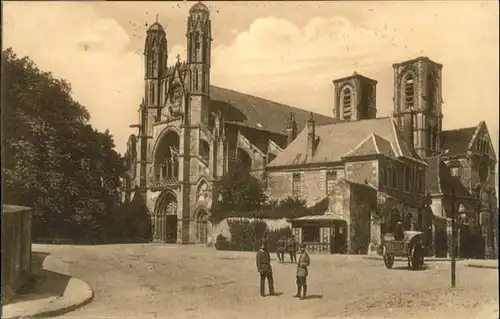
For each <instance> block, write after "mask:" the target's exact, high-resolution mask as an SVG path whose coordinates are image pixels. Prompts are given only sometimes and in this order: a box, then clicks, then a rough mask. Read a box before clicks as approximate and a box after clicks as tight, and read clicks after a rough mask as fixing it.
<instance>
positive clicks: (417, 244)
mask: <svg viewBox="0 0 500 319" xmlns="http://www.w3.org/2000/svg"><path fill="white" fill-rule="evenodd" d="M401 235H402V236H401ZM401 235H400V236H396V237H395V234H385V235H384V237H383V241H382V244H383V258H384V263H385V267H387V269H391V268H392V266H393V265H394V259H395V257H407V258H408V268H409V269H412V270H416V269H418V268H421V267H422V266H423V265H424V254H425V246H424V233H423V232H419V231H411V230H407V231H403V232H402V234H401ZM398 237H399V238H398Z"/></svg>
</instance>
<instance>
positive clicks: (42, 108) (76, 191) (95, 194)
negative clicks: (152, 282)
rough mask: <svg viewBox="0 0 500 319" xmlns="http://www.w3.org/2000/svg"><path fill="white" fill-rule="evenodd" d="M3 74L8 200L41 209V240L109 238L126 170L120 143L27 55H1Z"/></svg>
mask: <svg viewBox="0 0 500 319" xmlns="http://www.w3.org/2000/svg"><path fill="white" fill-rule="evenodd" d="M1 76H2V85H3V87H2V103H1V107H2V138H3V143H2V148H3V149H2V159H3V167H2V172H3V182H4V184H3V185H4V187H3V190H4V202H5V203H9V204H17V205H24V206H30V207H33V208H34V211H35V216H34V220H33V223H34V225H33V232H34V235H35V236H42V237H45V236H46V237H66V238H69V237H73V238H76V239H82V238H84V237H89V236H90V237H94V238H97V237H101V236H102V235H103V234H106V230H107V229H109V228H110V227H111V225H112V224H113V222H112V221H110V218H109V212H111V211H113V210H115V209H116V208H117V207H118V203H119V187H120V179H119V178H120V176H121V175H122V174H123V172H124V171H123V170H124V167H123V166H122V164H121V163H122V162H121V157H120V155H119V154H118V153H117V152H116V151H114V149H113V148H114V146H115V145H114V141H113V137H112V136H111V135H110V133H109V131H105V132H104V133H102V132H98V131H96V130H95V129H94V128H92V126H91V125H89V124H88V121H89V118H90V115H89V113H88V111H87V109H86V108H85V107H84V106H82V105H80V104H79V103H78V102H77V101H75V100H74V99H73V98H72V97H71V86H70V84H69V83H67V82H66V81H64V80H61V79H56V78H54V77H53V75H52V74H51V73H49V72H43V71H41V70H40V69H38V67H37V66H36V65H35V63H34V62H33V61H31V60H30V59H29V58H28V57H24V58H18V57H17V56H16V54H15V53H14V52H13V51H12V49H7V50H4V51H2V70H1ZM101 239H102V238H101Z"/></svg>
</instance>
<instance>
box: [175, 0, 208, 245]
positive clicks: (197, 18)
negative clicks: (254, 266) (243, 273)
mask: <svg viewBox="0 0 500 319" xmlns="http://www.w3.org/2000/svg"><path fill="white" fill-rule="evenodd" d="M186 40H187V61H186V65H187V80H186V87H187V91H188V92H187V95H186V100H185V101H186V103H185V104H186V108H185V116H184V122H183V124H182V125H181V139H180V151H179V184H180V191H179V196H180V198H179V199H178V211H177V216H178V220H179V222H178V229H179V230H180V234H179V235H180V236H177V242H178V243H182V244H184V243H193V242H195V241H196V227H197V226H196V221H195V219H196V212H197V211H198V210H199V209H200V207H198V206H196V205H197V204H196V203H197V198H196V193H197V183H198V181H199V180H200V179H201V178H202V177H203V178H205V179H206V180H207V181H208V182H209V183H210V182H211V181H210V177H209V174H208V173H207V172H209V171H210V163H207V162H206V161H205V160H204V159H203V157H202V156H201V155H200V144H203V143H206V142H208V141H202V139H201V136H202V135H203V134H202V130H207V129H208V114H209V112H208V106H209V103H210V57H211V52H210V51H211V42H212V37H211V21H210V11H209V10H208V8H207V6H206V5H204V4H203V3H201V2H198V3H196V4H194V5H193V6H192V7H191V9H190V10H189V17H188V20H187V32H186ZM208 144H209V145H210V144H211V143H208ZM213 147H214V146H213V144H212V149H211V150H209V154H210V152H213V151H214V150H213Z"/></svg>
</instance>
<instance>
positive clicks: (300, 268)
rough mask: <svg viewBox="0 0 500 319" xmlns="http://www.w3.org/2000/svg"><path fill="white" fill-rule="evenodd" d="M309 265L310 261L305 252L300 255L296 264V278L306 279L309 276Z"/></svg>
mask: <svg viewBox="0 0 500 319" xmlns="http://www.w3.org/2000/svg"><path fill="white" fill-rule="evenodd" d="M310 263H311V260H310V259H309V255H308V254H307V252H304V253H302V254H300V256H299V261H298V262H297V277H307V275H308V274H309V273H308V271H307V267H309V264H310Z"/></svg>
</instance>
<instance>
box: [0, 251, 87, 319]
mask: <svg viewBox="0 0 500 319" xmlns="http://www.w3.org/2000/svg"><path fill="white" fill-rule="evenodd" d="M53 258H54V257H51V256H48V255H47V254H41V253H37V252H34V253H33V257H32V260H33V265H32V276H31V278H29V280H28V282H27V283H26V284H25V285H24V286H22V287H21V288H20V289H19V291H18V293H17V294H16V295H15V296H14V297H13V298H12V300H10V301H9V303H8V304H6V305H4V306H3V309H2V318H6V319H14V318H15V319H17V318H47V317H56V316H61V315H64V314H66V313H68V312H71V311H74V310H76V309H77V308H79V307H83V306H84V305H86V304H88V303H89V302H91V301H92V299H93V297H94V292H93V290H92V288H91V287H90V286H89V284H87V283H86V282H85V281H83V280H81V279H79V278H76V277H72V276H69V275H66V274H63V273H59V272H55V271H51V270H49V269H47V268H45V267H43V264H44V263H45V264H47V263H50V262H51V259H53Z"/></svg>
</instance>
